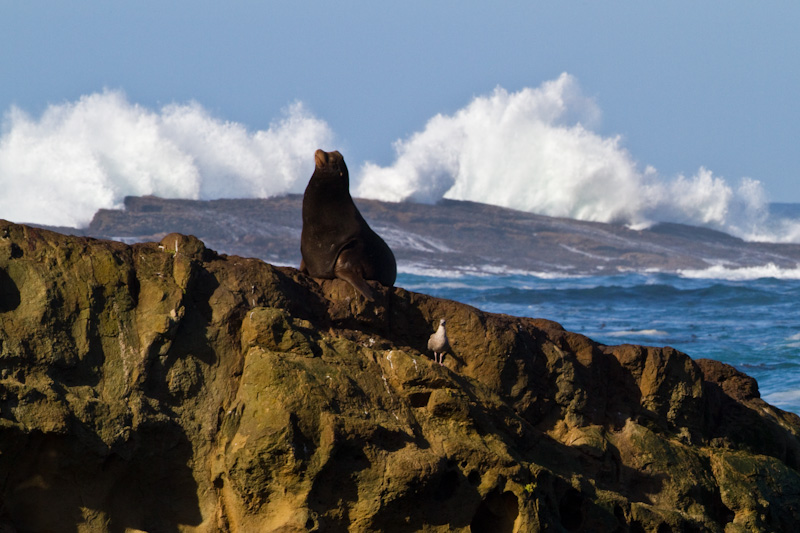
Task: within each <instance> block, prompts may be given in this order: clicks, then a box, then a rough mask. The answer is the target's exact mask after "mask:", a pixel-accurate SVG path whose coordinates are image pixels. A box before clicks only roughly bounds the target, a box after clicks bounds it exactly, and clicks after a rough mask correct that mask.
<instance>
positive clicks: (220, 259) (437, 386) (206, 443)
mask: <svg viewBox="0 0 800 533" xmlns="http://www.w3.org/2000/svg"><path fill="white" fill-rule="evenodd" d="M298 202H299V199H298V198H297V197H288V198H283V199H276V200H273V201H264V202H258V201H248V202H211V203H208V204H202V205H203V206H205V207H207V209H200V208H199V206H200V204H197V203H191V202H176V201H169V202H168V201H161V200H156V199H141V200H131V201H130V205H129V209H128V210H127V211H126V212H125V213H114V212H105V213H101V214H99V215H98V217H97V218H96V220H95V225H94V229H93V230H92V231H97V230H99V229H103V228H105V229H103V231H110V232H114V233H116V234H117V235H118V236H125V237H126V238H127V237H136V238H137V239H138V238H141V237H144V236H146V235H148V234H155V233H158V232H160V231H161V229H156V228H164V227H176V228H178V227H179V228H180V229H183V230H186V231H187V232H191V233H195V234H199V235H203V236H205V237H206V238H209V239H210V238H211V237H213V238H214V239H217V242H225V243H226V249H227V250H229V251H232V250H236V249H248V250H255V249H258V250H262V253H261V254H260V255H266V256H269V255H270V254H275V256H276V257H284V258H287V260H288V259H289V258H291V255H290V254H292V253H296V248H297V240H296V238H292V237H291V234H292V232H295V231H297V225H296V224H295V222H294V219H295V217H296V215H297V213H298V210H297V206H298ZM365 205H366V204H365ZM368 205H370V207H369V208H368V209H365V210H366V211H368V212H369V215H367V216H370V217H372V219H373V220H382V221H386V222H382V223H383V224H384V227H385V228H397V229H398V231H401V232H402V235H403V238H408V236H409V235H411V236H412V237H410V238H411V239H412V241H410V244H409V246H408V247H407V248H405V250H407V254H408V255H405V257H406V260H409V261H410V260H412V259H413V258H415V257H416V258H419V259H422V258H424V257H427V256H426V254H430V253H431V252H430V251H429V250H430V249H435V250H438V251H439V252H442V253H441V254H439V256H448V254H461V255H459V257H460V258H461V259H460V260H464V261H467V260H470V261H479V262H482V261H484V260H486V261H489V260H491V258H490V256H487V257H486V258H484V257H481V256H480V255H479V254H478V252H477V250H480V249H484V250H491V249H495V248H497V247H500V246H503V247H505V246H511V245H512V244H513V242H515V239H517V240H518V241H519V242H520V243H526V244H525V246H527V243H530V242H552V246H551V249H553V250H557V249H558V248H562V249H564V252H563V254H564V255H562V256H558V257H548V256H547V255H546V254H545V253H542V251H541V250H542V248H538V249H533V250H529V251H522V250H523V249H524V246H522V245H520V246H519V247H518V250H520V251H519V252H517V254H518V255H523V254H529V255H528V257H529V258H531V260H535V261H538V262H537V263H534V264H536V265H547V264H553V265H555V264H559V265H561V264H564V263H561V259H560V258H561V257H568V255H566V254H573V255H579V256H580V255H581V254H574V252H571V251H569V250H567V248H565V247H564V246H561V244H564V245H565V246H568V247H570V248H577V247H581V248H580V249H581V250H582V251H587V252H588V251H591V255H594V256H600V255H602V253H601V252H602V250H600V249H593V250H587V248H586V247H588V246H590V245H591V243H595V244H594V245H595V246H600V245H598V244H596V243H597V239H598V237H597V236H598V235H603V236H604V237H603V238H604V239H606V240H605V241H604V242H606V243H616V244H614V246H617V247H631V249H634V248H635V247H634V244H630V243H629V241H630V239H628V237H625V238H624V239H623V237H622V236H623V235H635V234H636V232H630V233H629V232H628V230H624V229H622V228H616V229H614V230H613V231H612V230H611V229H609V227H608V226H602V225H592V224H580V223H565V222H561V221H557V220H553V219H544V218H538V217H519V218H517V215H514V216H512V214H511V212H509V211H507V210H499V209H495V208H487V207H481V206H477V205H475V204H463V203H445V204H443V205H441V206H435V207H434V206H394V205H391V204H379V203H371V204H368ZM248 206H249V211H248ZM270 210H271V211H272V214H273V216H272V217H271V218H270V219H269V220H265V217H264V212H265V211H270ZM384 210H385V212H384ZM145 215H147V216H145ZM378 215H380V216H378ZM153 216H158V217H161V218H162V220H159V221H158V223H157V224H155V223H152V222H147V220H148V217H153ZM504 217H506V218H504ZM114 220H119V221H123V220H125V221H127V222H125V225H123V224H122V223H121V222H115V223H112V222H113V221H114ZM242 220H250V222H251V225H249V226H246V228H247V229H245V230H243V229H242V226H241V221H242ZM431 220H433V221H435V223H433V224H434V226H435V231H434V230H427V231H424V232H423V231H422V228H423V227H424V226H425V224H426V223H425V221H428V224H431V222H430V221H431ZM487 220H494V221H495V222H497V221H503V220H505V221H507V223H508V224H509V228H508V231H500V230H499V229H498V228H497V227H496V226H495V227H494V228H491V227H488V226H487V222H486V221H487ZM456 221H458V222H456ZM165 222H166V223H165ZM148 224H150V225H148ZM180 224H183V226H180ZM559 224H564V228H562V229H561V230H559V231H556V232H554V234H553V233H552V231H553V228H558V227H559ZM450 225H453V227H450V229H449V232H448V231H447V228H448V226H450ZM525 228H527V229H528V231H524V229H525ZM547 228H550V230H547ZM581 228H582V231H583V233H581V231H578V230H579V229H581ZM123 229H125V230H126V231H124V232H123V231H122V230H123ZM668 229H669V231H662V233H661V234H662V235H664V242H668V241H669V240H670V239H672V240H692V239H691V238H690V236H682V235H681V228H678V227H672V228H668ZM492 231H494V234H495V236H496V238H495V239H494V242H488V243H482V244H475V246H474V247H472V248H470V252H469V253H465V252H464V250H459V249H458V247H459V245H460V244H463V243H466V242H467V241H468V240H470V237H469V236H470V235H472V239H474V240H476V241H477V240H478V236H479V235H486V234H487V233H486V232H492ZM226 232H227V233H226ZM282 233H285V234H286V237H285V238H284V239H275V244H274V247H271V246H270V244H269V242H270V238H269V236H270V235H280V234H282ZM653 234H656V235H657V234H659V233H658V231H655V232H654V233H653ZM459 235H461V236H459ZM703 235H710V234H701V236H700V237H698V238H703ZM567 236H570V237H569V238H570V239H572V240H569V241H565V239H568V237H567ZM434 237H435V240H431V242H428V241H427V240H426V239H433V238H434ZM398 238H399V237H398ZM536 239H538V241H536ZM719 239H722V240H723V242H730V243H731V247H733V246H734V245H737V246H740V244H741V243H738V244H737V241H736V240H735V239H730V238H727V239H726V238H722V237H720V236H718V235H713V239H712V240H719ZM411 243H413V245H412V244H411ZM420 243H428V244H425V245H424V246H423V245H422V244H420ZM417 245H419V246H420V248H421V249H419V250H417V251H416V252H414V253H416V254H418V255H412V252H413V246H417ZM604 246H605V245H604ZM427 247H430V249H429V248H427ZM745 248H746V247H745ZM728 249H732V248H725V247H721V248H720V250H721V251H720V252H719V253H720V254H723V252H724V250H728ZM752 249H753V250H765V249H766V248H760V247H757V246H755V247H752ZM447 250H451V251H447ZM452 250H458V251H452ZM404 253H406V252H404ZM725 253H727V252H725ZM756 253H757V252H756V251H754V252H753V254H756ZM508 254H509V256H513V255H514V252H513V250H509V251H508ZM631 254H632V257H631V258H629V259H628V261H632V263H631V264H648V263H647V261H651V260H652V261H654V262H656V261H659V260H662V259H663V260H665V261H666V260H668V259H669V258H667V257H666V255H660V254H666V251H665V250H664V249H662V248H654V249H651V250H650V251H649V252H647V253H645V252H641V251H640V252H631ZM398 255H400V254H398ZM609 256H610V254H609ZM687 257H689V256H687ZM460 260H459V261H460ZM697 260H698V261H699V260H700V259H699V258H698V259H697ZM685 261H687V262H688V261H690V259H686V260H685ZM605 263H606V262H598V263H595V264H596V265H602V264H605ZM470 264H472V263H470ZM590 264H591V263H583V265H584V266H583V268H590V267H589V265H590ZM670 264H673V265H677V264H678V263H677V262H673V263H670ZM611 266H612V265H606V267H611ZM537 268H538V267H537ZM574 268H575V269H577V267H574ZM442 318H445V319H446V320H447V326H448V329H447V332H448V337H449V340H450V345H451V352H452V353H450V354H448V356H447V357H446V359H445V364H444V366H442V365H439V364H437V363H435V362H434V361H433V360H432V358H431V354H429V353H427V349H426V342H427V340H428V338H429V336H430V334H431V333H432V332H433V330H434V329H435V328H436V326H437V324H438V321H439V320H440V319H442ZM0 478H1V479H2V480H3V483H2V490H1V491H0V500H1V501H0V531H51V532H70V533H72V532H76V531H93V532H94V531H97V532H121V531H152V532H156V531H168V532H172V531H176V532H177V531H194V532H243V533H249V532H254V531H259V532H261V531H264V532H269V531H275V532H284V533H289V532H306V531H318V532H326V533H329V532H334V533H337V532H373V531H382V532H415V531H441V532H445V531H463V532H473V533H479V532H493V533H512V532H516V533H520V532H531V531H593V532H594V531H598V532H601V531H621V532H640V531H648V532H669V531H711V532H720V533H722V532H723V531H724V532H736V531H793V530H794V528H795V527H796V526H797V524H798V523H800V418H799V417H798V416H796V415H794V414H791V413H786V412H783V411H781V410H780V409H777V408H775V407H773V406H770V405H769V404H767V403H766V402H764V401H763V400H761V399H760V398H759V392H758V387H757V384H756V382H755V381H754V380H753V379H751V378H749V377H748V376H746V375H744V374H742V373H740V372H738V371H737V370H735V369H734V368H733V367H730V366H728V365H725V364H722V363H719V362H715V361H710V360H699V361H694V360H692V359H691V358H690V357H688V356H687V355H685V354H683V353H680V352H677V351H675V350H673V349H669V348H653V347H642V346H633V345H623V346H604V345H601V344H598V343H596V342H593V341H592V340H590V339H588V338H586V337H584V336H582V335H578V334H575V333H570V332H568V331H565V330H564V329H563V328H561V327H560V326H559V325H558V324H556V323H553V322H550V321H547V320H542V319H532V318H517V317H512V316H507V315H498V314H491V313H485V312H481V311H479V310H477V309H475V308H473V307H470V306H468V305H464V304H460V303H457V302H453V301H448V300H442V299H437V298H433V297H429V296H426V295H423V294H415V293H412V292H409V291H406V290H404V289H402V288H400V287H396V288H392V289H387V288H380V287H376V299H375V301H374V302H367V301H366V300H365V299H363V298H359V297H356V295H355V293H354V290H353V288H352V287H351V286H350V285H348V284H347V283H346V282H344V281H341V280H330V281H325V282H322V283H318V282H316V281H314V280H312V279H311V278H308V277H306V276H303V275H301V274H300V273H299V272H298V271H297V270H296V269H294V268H290V267H276V266H273V265H270V264H268V263H265V262H263V261H261V260H258V259H248V258H242V257H238V256H233V255H220V254H218V253H216V252H214V251H212V250H211V249H209V248H207V247H206V246H205V245H204V244H203V243H202V242H201V241H200V240H198V239H197V238H195V237H191V236H184V235H181V234H177V233H171V234H168V235H165V236H163V237H162V238H160V239H159V241H158V242H146V243H138V244H132V245H128V244H124V243H121V242H116V241H109V240H98V239H93V238H88V237H79V236H66V235H63V234H60V233H55V232H51V231H48V230H45V229H41V228H35V227H30V226H24V225H17V224H11V223H8V222H0Z"/></svg>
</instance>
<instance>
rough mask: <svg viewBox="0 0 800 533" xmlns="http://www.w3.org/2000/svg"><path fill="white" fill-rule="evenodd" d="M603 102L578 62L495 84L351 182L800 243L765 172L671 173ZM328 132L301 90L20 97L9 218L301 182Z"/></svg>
mask: <svg viewBox="0 0 800 533" xmlns="http://www.w3.org/2000/svg"><path fill="white" fill-rule="evenodd" d="M600 115H601V113H600V108H599V106H598V105H597V103H596V102H594V100H592V99H591V98H588V97H586V96H584V95H583V94H582V93H581V90H580V87H579V85H578V82H577V81H576V79H575V78H574V77H572V76H570V75H569V74H562V75H561V76H559V77H558V78H557V79H555V80H552V81H548V82H545V83H543V84H542V85H541V86H539V87H537V88H525V89H522V90H520V91H517V92H509V91H507V90H505V89H503V88H502V87H498V88H497V89H495V90H494V91H493V92H492V93H491V94H488V95H483V96H478V97H476V98H475V99H473V100H472V102H468V103H467V104H466V105H465V107H463V108H462V109H461V110H459V111H457V112H455V113H454V114H452V115H442V114H440V115H436V116H435V117H433V118H431V119H430V120H429V121H428V122H427V124H426V125H425V126H424V128H423V129H422V130H421V131H418V132H416V133H414V134H412V135H410V136H409V137H408V138H406V139H403V140H398V141H397V142H396V143H395V150H396V154H397V157H396V160H395V161H394V163H393V164H391V165H390V166H387V167H380V166H378V165H375V164H373V163H369V162H368V163H364V164H363V165H362V164H360V162H357V161H356V162H354V161H349V163H350V164H351V174H352V176H351V177H352V183H353V192H354V196H364V197H370V198H378V199H382V200H391V201H401V200H410V201H416V202H427V203H433V202H436V201H438V200H440V199H442V198H453V199H463V200H473V201H478V202H484V203H491V204H495V205H500V206H505V207H510V208H515V209H520V210H524V211H529V212H534V213H541V214H545V215H551V216H561V217H569V218H575V219H581V220H592V221H601V222H623V223H626V224H628V225H630V226H631V227H635V228H643V227H646V226H647V225H649V224H652V223H654V222H657V221H669V222H682V223H688V224H698V225H704V226H709V227H712V228H715V229H720V230H722V231H726V232H728V233H731V234H733V235H737V236H740V237H743V238H745V239H748V240H764V241H786V242H790V241H791V242H800V221H797V220H790V219H775V218H770V217H769V213H768V208H767V202H766V198H765V194H764V191H763V188H762V186H761V184H760V183H759V182H758V181H756V180H753V179H747V178H745V179H742V180H741V181H740V182H739V183H738V184H735V185H734V184H731V183H729V182H728V181H726V180H725V179H723V178H722V177H720V176H715V175H714V174H713V173H712V172H711V171H710V170H708V169H705V168H700V169H699V170H698V171H697V172H696V173H695V174H694V175H692V176H688V177H687V176H683V175H681V176H676V177H664V176H661V175H659V173H658V172H657V171H656V170H655V169H654V168H652V167H644V168H642V167H641V166H640V165H639V164H638V163H637V161H636V160H635V159H634V157H633V156H632V155H631V154H630V153H629V152H628V151H627V150H626V149H625V147H624V143H623V139H621V138H620V137H618V136H612V137H608V136H603V135H600V134H598V133H596V131H595V130H596V126H597V124H598V123H599V120H600ZM333 138H334V135H333V131H332V129H331V128H330V127H329V126H328V124H327V123H325V122H324V121H323V120H320V119H318V118H316V117H314V116H313V115H312V114H311V113H310V112H309V111H307V110H306V109H305V108H304V107H303V105H302V103H295V104H292V105H290V106H289V107H288V108H287V109H286V111H285V113H284V116H283V117H281V118H279V119H278V120H276V121H275V122H274V123H273V124H271V125H270V127H269V128H268V129H267V130H260V131H251V130H249V129H248V128H247V127H246V126H244V125H242V124H238V123H233V122H227V121H224V120H221V119H219V118H216V117H213V116H211V115H210V114H209V113H208V112H207V111H206V110H205V109H204V108H203V107H202V106H201V105H200V104H199V103H195V102H190V103H185V104H170V105H167V106H165V107H163V108H161V109H158V110H151V109H148V108H145V107H143V106H140V105H137V104H135V103H131V102H129V101H128V100H127V99H126V97H125V95H124V94H123V93H122V92H120V91H109V90H106V91H103V92H100V93H94V94H90V95H86V96H84V97H81V98H80V99H78V100H77V101H75V102H67V103H62V104H55V105H51V106H50V107H49V108H47V109H46V110H45V111H44V113H42V115H41V116H39V117H32V116H30V115H28V114H26V113H25V112H24V111H22V110H20V109H17V108H11V109H10V110H9V111H8V112H7V113H6V114H5V118H4V121H3V125H2V130H1V131H0V186H2V190H3V195H2V196H1V197H0V218H8V219H11V220H15V221H18V222H36V223H43V224H54V225H70V226H82V225H85V224H86V223H88V222H89V220H90V219H91V217H92V216H93V215H94V213H95V212H96V211H97V210H98V209H100V208H115V207H119V206H120V205H121V201H122V199H123V198H124V197H125V196H127V195H145V194H153V195H158V196H163V197H170V198H193V199H213V198H232V197H267V196H274V195H279V194H285V193H289V192H302V190H303V188H304V186H305V184H306V183H307V180H308V177H309V176H310V174H311V172H312V171H313V158H312V157H311V155H310V154H313V152H314V150H316V149H317V148H324V149H332V148H334V147H335V146H334V145H333V144H332V140H333ZM500 180H502V184H500V183H499V181H500ZM417 244H419V243H417ZM428 244H434V243H428ZM426 246H427V245H426ZM434 247H435V246H434Z"/></svg>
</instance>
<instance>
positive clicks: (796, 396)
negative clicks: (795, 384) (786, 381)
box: [763, 389, 800, 409]
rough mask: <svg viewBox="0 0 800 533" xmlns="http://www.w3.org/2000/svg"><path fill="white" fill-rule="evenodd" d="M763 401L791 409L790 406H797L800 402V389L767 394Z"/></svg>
mask: <svg viewBox="0 0 800 533" xmlns="http://www.w3.org/2000/svg"><path fill="white" fill-rule="evenodd" d="M763 400H764V401H765V402H767V403H769V404H772V405H776V406H778V407H782V408H784V409H787V408H790V406H792V405H794V404H796V402H798V401H800V389H793V390H786V391H779V392H773V393H770V394H766V395H764V398H763Z"/></svg>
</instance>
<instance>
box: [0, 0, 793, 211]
mask: <svg viewBox="0 0 800 533" xmlns="http://www.w3.org/2000/svg"><path fill="white" fill-rule="evenodd" d="M799 15H800V3H797V2H787V1H782V2H781V1H779V2H769V3H755V2H741V1H732V2H724V3H723V2H685V1H679V2H670V3H667V4H663V3H658V4H657V3H653V2H646V3H645V2H636V3H634V2H548V3H539V2H502V1H500V2H492V3H491V4H490V3H488V2H455V1H442V2H430V1H428V2H417V1H406V2H374V1H372V2H367V1H352V2H340V3H331V2H316V1H310V2H308V1H306V2H291V3H289V2H281V3H278V2H254V1H234V2H224V3H223V2H208V1H194V2H186V1H172V2H152V1H136V2H124V3H123V2H96V1H87V2H80V3H78V2H55V1H53V2H41V1H36V0H29V1H26V2H11V1H6V0H0V72H2V73H3V75H2V80H3V82H2V83H0V111H2V112H3V113H6V112H8V110H9V109H10V108H11V107H12V106H17V107H19V108H21V109H22V110H24V111H26V112H27V113H30V114H32V115H37V114H39V113H42V112H43V111H44V110H45V109H46V108H47V107H48V106H49V105H51V104H59V103H63V102H70V101H75V100H77V99H79V98H80V97H81V96H83V95H87V94H91V93H96V92H99V91H102V90H103V89H105V88H108V89H113V90H121V91H123V92H124V93H125V95H126V96H127V99H128V100H129V101H130V102H131V103H134V104H139V105H142V106H146V107H148V108H153V109H157V108H159V107H160V106H163V105H166V104H169V103H172V102H188V101H192V100H194V101H197V102H198V103H200V104H201V105H202V106H203V107H204V108H205V109H206V110H208V111H209V112H210V113H211V114H213V115H214V116H215V117H218V118H220V119H221V120H225V121H233V122H238V123H241V124H244V125H246V126H247V127H248V128H252V129H253V130H257V129H263V128H267V127H268V126H269V125H270V123H271V122H273V121H274V120H276V119H277V118H280V116H281V113H282V110H283V109H285V108H286V107H287V106H288V105H290V104H291V103H292V102H293V101H295V100H299V101H302V102H303V103H304V104H305V106H306V107H307V109H308V110H310V112H311V113H313V114H314V115H315V116H316V117H319V118H320V119H323V120H324V121H325V122H327V124H328V125H329V126H330V128H331V129H332V130H333V132H334V133H335V138H336V142H337V147H338V148H340V149H341V150H342V152H343V153H345V155H346V157H347V159H348V163H349V164H350V166H351V169H352V168H353V166H354V165H361V164H362V163H363V162H365V161H373V162H377V163H378V164H384V165H385V164H389V163H391V161H392V159H393V158H394V152H393V148H392V143H393V142H394V141H395V140H398V139H405V138H408V137H409V136H410V135H412V134H413V133H415V132H418V131H421V130H422V129H423V128H424V127H425V124H426V122H427V121H428V120H429V119H430V118H431V117H433V116H435V115H436V114H437V113H443V114H452V113H455V112H456V111H458V110H459V109H462V108H463V107H465V106H466V105H467V104H469V102H470V101H472V100H473V98H475V97H476V96H480V95H486V94H490V93H491V92H492V91H493V90H494V89H495V88H496V87H498V86H500V87H503V88H504V89H505V90H508V91H518V90H520V89H523V88H525V87H538V86H540V85H541V84H542V83H544V82H546V81H548V80H554V79H556V78H558V76H559V75H560V74H561V73H562V72H567V73H569V74H570V75H571V76H573V77H574V78H575V79H576V80H577V82H578V84H579V85H580V89H581V91H582V93H583V95H585V96H587V97H589V98H591V99H593V100H594V102H595V103H596V104H597V107H598V108H599V109H600V110H601V112H602V119H601V121H600V122H599V124H598V125H597V126H595V128H594V130H595V131H596V132H597V133H598V134H601V135H604V136H614V135H620V136H621V140H620V144H621V146H622V147H624V149H625V150H627V151H628V152H629V153H630V155H631V157H632V158H633V159H634V160H635V161H636V162H637V164H638V165H640V166H641V167H642V168H644V167H645V166H647V165H652V166H654V167H656V168H657V169H658V171H659V173H660V174H662V175H665V176H670V175H673V174H679V173H687V174H691V173H694V172H696V171H697V169H698V168H699V167H706V168H708V169H710V170H711V171H712V172H713V173H714V174H715V175H718V176H722V177H724V178H725V179H727V180H731V181H733V180H737V179H739V178H741V177H750V178H754V179H756V180H760V181H761V182H762V184H763V186H764V189H765V191H766V193H767V195H768V198H769V200H771V201H793V202H800V185H798V179H797V178H798V176H800V157H798V156H797V139H800V126H799V125H800V99H798V97H797V95H798V94H800V69H799V68H798V67H799V66H800V65H798V53H797V50H800V42H798V41H800V36H799V35H800V32H798V31H797V24H798V21H800V16H799Z"/></svg>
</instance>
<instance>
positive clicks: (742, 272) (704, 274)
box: [678, 263, 800, 281]
mask: <svg viewBox="0 0 800 533" xmlns="http://www.w3.org/2000/svg"><path fill="white" fill-rule="evenodd" d="M678 275H680V276H682V277H684V278H694V279H721V280H727V281H751V280H755V279H764V278H774V279H785V280H798V279H800V265H797V266H796V267H795V268H781V267H779V266H777V265H775V264H774V263H769V264H766V265H763V266H755V267H740V268H730V267H726V266H723V265H714V266H711V267H708V268H706V269H702V270H678Z"/></svg>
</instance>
